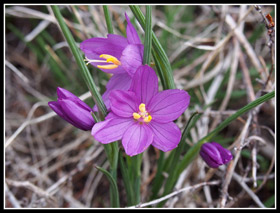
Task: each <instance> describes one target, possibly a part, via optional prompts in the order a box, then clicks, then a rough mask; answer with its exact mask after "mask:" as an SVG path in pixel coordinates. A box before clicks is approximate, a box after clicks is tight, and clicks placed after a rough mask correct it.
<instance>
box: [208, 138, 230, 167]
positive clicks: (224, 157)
mask: <svg viewBox="0 0 280 213" xmlns="http://www.w3.org/2000/svg"><path fill="white" fill-rule="evenodd" d="M211 144H212V145H214V146H215V147H216V148H217V149H218V151H219V152H220V154H221V157H222V161H223V164H226V163H228V162H229V161H231V160H232V158H233V157H232V154H231V152H230V151H229V150H228V149H225V148H224V147H222V145H220V144H218V143H216V142H211Z"/></svg>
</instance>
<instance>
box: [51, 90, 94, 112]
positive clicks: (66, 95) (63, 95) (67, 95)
mask: <svg viewBox="0 0 280 213" xmlns="http://www.w3.org/2000/svg"><path fill="white" fill-rule="evenodd" d="M56 92H57V97H58V99H59V100H62V99H69V100H71V101H73V102H75V103H76V104H77V105H79V106H80V107H82V108H84V109H85V110H87V111H91V108H90V107H89V106H88V105H87V104H86V103H85V102H83V101H82V100H81V99H80V98H78V97H77V96H76V95H74V94H73V93H71V92H69V91H68V90H66V89H63V88H61V87H57V89H56Z"/></svg>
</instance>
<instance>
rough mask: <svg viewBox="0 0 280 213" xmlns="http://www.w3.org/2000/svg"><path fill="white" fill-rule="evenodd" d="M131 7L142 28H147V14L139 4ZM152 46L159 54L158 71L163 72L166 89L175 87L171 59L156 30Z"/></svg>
mask: <svg viewBox="0 0 280 213" xmlns="http://www.w3.org/2000/svg"><path fill="white" fill-rule="evenodd" d="M129 7H130V9H131V11H132V12H133V14H134V15H135V17H136V18H137V20H138V22H139V23H140V25H141V26H142V28H143V29H145V26H146V21H145V16H144V15H143V13H142V11H141V10H140V8H139V6H135V5H130V6H129ZM152 46H153V49H154V50H155V51H154V52H155V53H156V54H157V57H156V61H155V62H156V64H157V66H160V67H161V69H160V70H158V71H159V72H161V74H160V76H162V77H163V78H164V82H165V85H164V89H175V88H176V86H175V83H174V79H173V72H172V68H171V65H170V63H169V60H168V58H167V55H166V53H165V51H164V49H163V48H162V46H161V44H160V42H159V40H158V39H157V37H156V35H155V33H154V32H152ZM154 58H155V56H154ZM161 80H162V79H161Z"/></svg>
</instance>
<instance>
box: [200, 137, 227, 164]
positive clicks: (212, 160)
mask: <svg viewBox="0 0 280 213" xmlns="http://www.w3.org/2000/svg"><path fill="white" fill-rule="evenodd" d="M200 156H201V157H202V159H203V160H204V161H205V162H206V163H207V165H208V166H209V167H211V168H218V167H219V166H221V165H223V164H227V163H228V162H229V161H231V160H232V154H231V152H230V151H229V150H228V149H225V148H223V147H222V146H221V145H220V144H218V143H216V142H210V143H205V144H203V145H202V146H201V149H200Z"/></svg>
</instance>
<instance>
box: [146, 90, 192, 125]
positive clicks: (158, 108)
mask: <svg viewBox="0 0 280 213" xmlns="http://www.w3.org/2000/svg"><path fill="white" fill-rule="evenodd" d="M189 103H190V96H189V94H188V93H187V92H186V91H184V90H179V89H170V90H164V91H162V92H160V93H158V94H156V95H155V96H154V97H153V98H152V100H151V102H150V105H149V108H148V109H147V110H148V112H149V113H150V114H151V116H152V118H153V119H154V120H155V121H156V122H158V123H169V122H170V121H174V120H176V119H177V118H178V117H180V115H181V114H182V113H183V112H184V111H185V110H186V109H187V107H188V106H189Z"/></svg>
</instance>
